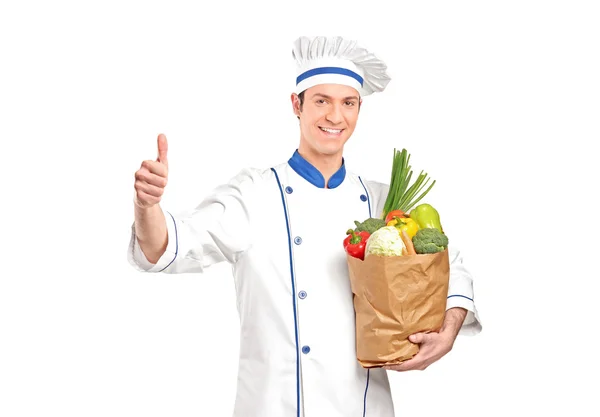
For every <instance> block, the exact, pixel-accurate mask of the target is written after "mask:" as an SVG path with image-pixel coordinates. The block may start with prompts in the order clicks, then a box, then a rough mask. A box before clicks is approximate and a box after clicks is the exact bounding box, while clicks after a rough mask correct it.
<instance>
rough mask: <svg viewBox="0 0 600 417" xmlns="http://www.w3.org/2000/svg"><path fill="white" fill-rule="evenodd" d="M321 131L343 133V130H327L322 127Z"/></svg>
mask: <svg viewBox="0 0 600 417" xmlns="http://www.w3.org/2000/svg"><path fill="white" fill-rule="evenodd" d="M321 130H324V131H325V132H327V133H340V132H341V131H342V129H327V128H326V127H322V128H321Z"/></svg>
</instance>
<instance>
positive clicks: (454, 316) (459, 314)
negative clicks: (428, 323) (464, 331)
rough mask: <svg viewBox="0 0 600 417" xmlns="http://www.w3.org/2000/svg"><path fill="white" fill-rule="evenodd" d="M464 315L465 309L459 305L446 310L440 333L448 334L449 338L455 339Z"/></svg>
mask: <svg viewBox="0 0 600 417" xmlns="http://www.w3.org/2000/svg"><path fill="white" fill-rule="evenodd" d="M466 316H467V310H466V309H464V308H461V307H454V308H450V309H448V310H446V315H445V317H444V323H443V324H442V328H441V329H440V333H443V334H446V335H448V337H449V338H451V340H454V339H456V336H457V335H458V332H459V331H460V328H461V326H462V324H463V322H464V321H465V317H466Z"/></svg>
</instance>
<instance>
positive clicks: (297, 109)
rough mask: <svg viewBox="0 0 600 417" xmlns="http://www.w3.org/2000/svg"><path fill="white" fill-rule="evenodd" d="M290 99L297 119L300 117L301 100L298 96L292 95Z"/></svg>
mask: <svg viewBox="0 0 600 417" xmlns="http://www.w3.org/2000/svg"><path fill="white" fill-rule="evenodd" d="M290 98H291V100H292V110H293V111H294V114H295V115H296V116H297V117H300V98H299V97H298V94H296V93H292V96H291V97H290Z"/></svg>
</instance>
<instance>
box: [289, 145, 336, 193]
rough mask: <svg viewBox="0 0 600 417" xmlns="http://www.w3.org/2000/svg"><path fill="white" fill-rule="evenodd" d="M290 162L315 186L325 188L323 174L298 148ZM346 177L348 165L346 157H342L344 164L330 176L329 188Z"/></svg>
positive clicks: (295, 169)
mask: <svg viewBox="0 0 600 417" xmlns="http://www.w3.org/2000/svg"><path fill="white" fill-rule="evenodd" d="M288 164H290V166H291V167H292V169H293V170H294V171H296V173H297V174H298V175H300V176H301V177H302V178H304V179H305V180H306V181H308V182H310V183H311V184H312V185H314V186H315V187H319V188H325V178H323V174H321V173H320V172H319V170H318V169H317V168H315V167H314V166H313V165H311V163H310V162H308V161H307V160H306V159H304V158H303V157H302V155H300V154H299V153H298V149H296V151H295V152H294V155H292V157H291V158H290V160H289V161H288ZM344 178H346V165H345V164H344V158H342V166H341V167H340V169H338V170H337V172H336V173H335V174H333V175H332V176H331V178H329V184H328V187H327V188H336V187H338V186H339V185H340V184H341V183H342V182H343V181H344Z"/></svg>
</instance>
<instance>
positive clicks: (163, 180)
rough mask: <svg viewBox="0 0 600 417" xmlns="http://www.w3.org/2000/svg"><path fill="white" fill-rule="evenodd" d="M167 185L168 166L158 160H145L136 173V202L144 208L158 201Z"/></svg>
mask: <svg viewBox="0 0 600 417" xmlns="http://www.w3.org/2000/svg"><path fill="white" fill-rule="evenodd" d="M166 186H167V166H166V165H164V164H163V163H161V162H157V161H144V162H142V166H141V167H140V169H138V170H137V171H136V173H135V183H134V188H135V191H136V194H135V204H136V205H138V206H139V207H142V208H148V207H152V206H154V205H156V204H158V203H160V200H161V198H162V195H163V194H164V192H165V187H166Z"/></svg>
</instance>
